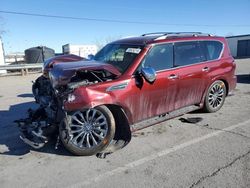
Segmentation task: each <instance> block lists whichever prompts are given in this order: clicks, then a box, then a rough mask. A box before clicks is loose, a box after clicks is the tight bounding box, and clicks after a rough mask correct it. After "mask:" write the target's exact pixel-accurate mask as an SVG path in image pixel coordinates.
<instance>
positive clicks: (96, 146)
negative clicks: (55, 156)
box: [59, 106, 115, 156]
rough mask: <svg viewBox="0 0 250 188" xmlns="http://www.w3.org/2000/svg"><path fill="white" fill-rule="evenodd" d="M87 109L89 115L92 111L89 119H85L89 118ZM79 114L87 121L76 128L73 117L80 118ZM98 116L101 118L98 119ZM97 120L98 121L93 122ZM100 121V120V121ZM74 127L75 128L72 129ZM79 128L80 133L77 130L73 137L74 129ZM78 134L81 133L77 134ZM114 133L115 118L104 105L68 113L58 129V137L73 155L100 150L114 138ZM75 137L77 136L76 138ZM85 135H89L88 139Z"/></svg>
mask: <svg viewBox="0 0 250 188" xmlns="http://www.w3.org/2000/svg"><path fill="white" fill-rule="evenodd" d="M88 110H89V114H90V115H91V113H92V116H93V117H92V118H91V120H89V121H87V119H89V115H88V116H87V113H88V112H87V111H88ZM91 110H92V111H91ZM77 113H78V114H77ZM80 114H82V116H84V118H85V122H89V123H84V124H81V125H79V127H78V128H79V129H78V128H76V127H75V126H76V125H74V124H73V122H74V123H76V122H75V119H76V118H78V115H79V117H80V118H81V116H80ZM94 114H95V115H94ZM102 115H103V117H102ZM87 117H88V118H87ZM94 118H95V119H94ZM99 118H101V119H100V120H98V119H99ZM93 119H94V120H93ZM78 120H80V119H78ZM97 120H98V123H97V124H95V122H96V121H97ZM100 121H102V122H101V123H100ZM102 124H104V125H105V128H103V127H102V126H104V125H102ZM100 125H101V126H100ZM77 126H78V125H77ZM80 126H82V128H80ZM98 126H99V128H98V129H97V128H95V127H98ZM74 127H75V129H76V130H72V129H73V128H74ZM80 129H82V131H79V132H80V133H79V132H77V135H76V136H75V137H74V134H76V133H74V131H78V130H80ZM100 130H106V131H105V134H104V132H103V131H100ZM91 131H92V132H91ZM82 132H84V133H82ZM86 132H88V133H87V134H89V135H87V136H86ZM94 132H95V134H94ZM79 134H82V135H81V136H79ZM97 134H99V137H97V136H96V135H97ZM114 134H115V119H114V116H113V114H112V113H111V111H110V110H109V109H108V108H107V107H106V106H98V107H95V108H91V109H85V110H82V111H76V112H73V113H71V114H68V115H67V117H65V118H64V121H63V122H62V125H61V126H60V129H59V135H60V139H61V141H62V143H63V145H64V146H65V148H66V149H67V150H68V151H70V152H71V153H73V154H74V155H80V156H90V155H94V154H96V153H99V152H101V151H102V150H104V149H105V148H106V147H107V146H108V145H109V143H110V142H111V140H112V139H113V138H114ZM84 135H85V136H84ZM91 135H92V136H91ZM76 137H78V138H77V139H76ZM86 137H89V139H87V138H86ZM100 137H103V138H100ZM79 140H80V141H79ZM82 140H84V141H82ZM91 140H92V141H91ZM94 140H95V141H94ZM91 145H92V146H91ZM89 146H91V147H89Z"/></svg>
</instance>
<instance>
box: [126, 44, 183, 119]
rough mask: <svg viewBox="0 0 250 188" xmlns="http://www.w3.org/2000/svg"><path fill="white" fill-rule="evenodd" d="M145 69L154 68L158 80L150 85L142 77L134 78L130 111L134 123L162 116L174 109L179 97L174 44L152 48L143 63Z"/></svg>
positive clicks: (141, 66)
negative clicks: (174, 66) (174, 69)
mask: <svg viewBox="0 0 250 188" xmlns="http://www.w3.org/2000/svg"><path fill="white" fill-rule="evenodd" d="M143 67H152V68H154V69H155V70H156V71H157V76H156V80H155V81H154V82H153V83H149V82H148V81H146V80H145V79H144V78H142V76H136V77H135V78H133V79H134V80H133V82H134V83H135V84H133V86H132V87H133V88H131V90H132V91H133V92H132V94H131V96H130V100H131V103H130V109H131V111H132V113H133V114H132V116H133V123H136V122H138V121H141V120H144V119H147V118H150V117H154V116H156V115H161V114H164V113H166V112H169V111H172V110H173V109H174V102H175V98H176V95H177V88H178V87H177V85H176V79H175V77H174V74H173V71H172V70H169V69H171V68H172V67H173V44H172V43H167V44H161V45H156V46H154V47H152V49H151V50H150V51H149V53H148V54H147V55H146V57H145V58H144V60H143V61H142V63H141V65H140V67H139V69H138V70H139V71H140V69H141V68H143Z"/></svg>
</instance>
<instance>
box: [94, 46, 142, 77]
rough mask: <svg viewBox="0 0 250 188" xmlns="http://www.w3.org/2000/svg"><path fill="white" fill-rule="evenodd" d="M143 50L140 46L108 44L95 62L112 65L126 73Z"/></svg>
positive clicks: (96, 56)
mask: <svg viewBox="0 0 250 188" xmlns="http://www.w3.org/2000/svg"><path fill="white" fill-rule="evenodd" d="M142 48H143V47H142V46H138V45H128V44H108V45H106V46H105V47H104V48H102V49H101V50H100V51H99V52H98V53H97V54H96V55H95V57H94V60H96V61H102V62H104V63H108V64H111V65H113V66H115V67H116V68H117V69H118V70H119V71H120V72H121V73H124V72H125V71H126V70H127V68H128V67H129V66H130V65H131V64H132V63H133V61H134V60H135V58H136V57H137V56H138V54H139V53H140V52H141V50H142Z"/></svg>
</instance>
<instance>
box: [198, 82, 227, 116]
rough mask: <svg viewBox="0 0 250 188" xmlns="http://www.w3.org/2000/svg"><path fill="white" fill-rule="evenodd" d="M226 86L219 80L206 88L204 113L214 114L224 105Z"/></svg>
mask: <svg viewBox="0 0 250 188" xmlns="http://www.w3.org/2000/svg"><path fill="white" fill-rule="evenodd" d="M226 92H227V91H226V86H225V83H224V82H223V81H221V80H217V81H215V82H213V83H212V84H211V86H210V87H209V88H208V91H207V94H206V98H205V103H204V108H203V109H204V111H205V112H216V111H218V110H219V109H220V108H221V107H222V106H223V104H224V101H225V98H226Z"/></svg>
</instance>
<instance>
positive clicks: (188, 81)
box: [174, 41, 209, 109]
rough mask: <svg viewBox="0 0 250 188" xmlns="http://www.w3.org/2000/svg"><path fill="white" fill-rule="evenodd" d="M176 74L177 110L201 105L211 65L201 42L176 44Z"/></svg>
mask: <svg viewBox="0 0 250 188" xmlns="http://www.w3.org/2000/svg"><path fill="white" fill-rule="evenodd" d="M174 59H175V60H174V66H175V67H176V70H175V74H176V75H177V76H178V93H177V95H176V102H175V109H179V108H181V107H185V106H189V105H193V104H199V103H200V102H201V99H202V95H203V92H204V90H205V88H206V79H207V74H206V72H208V71H209V65H208V64H207V63H205V61H206V56H205V53H204V50H202V47H201V45H200V42H199V41H188V42H176V43H175V44H174Z"/></svg>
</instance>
